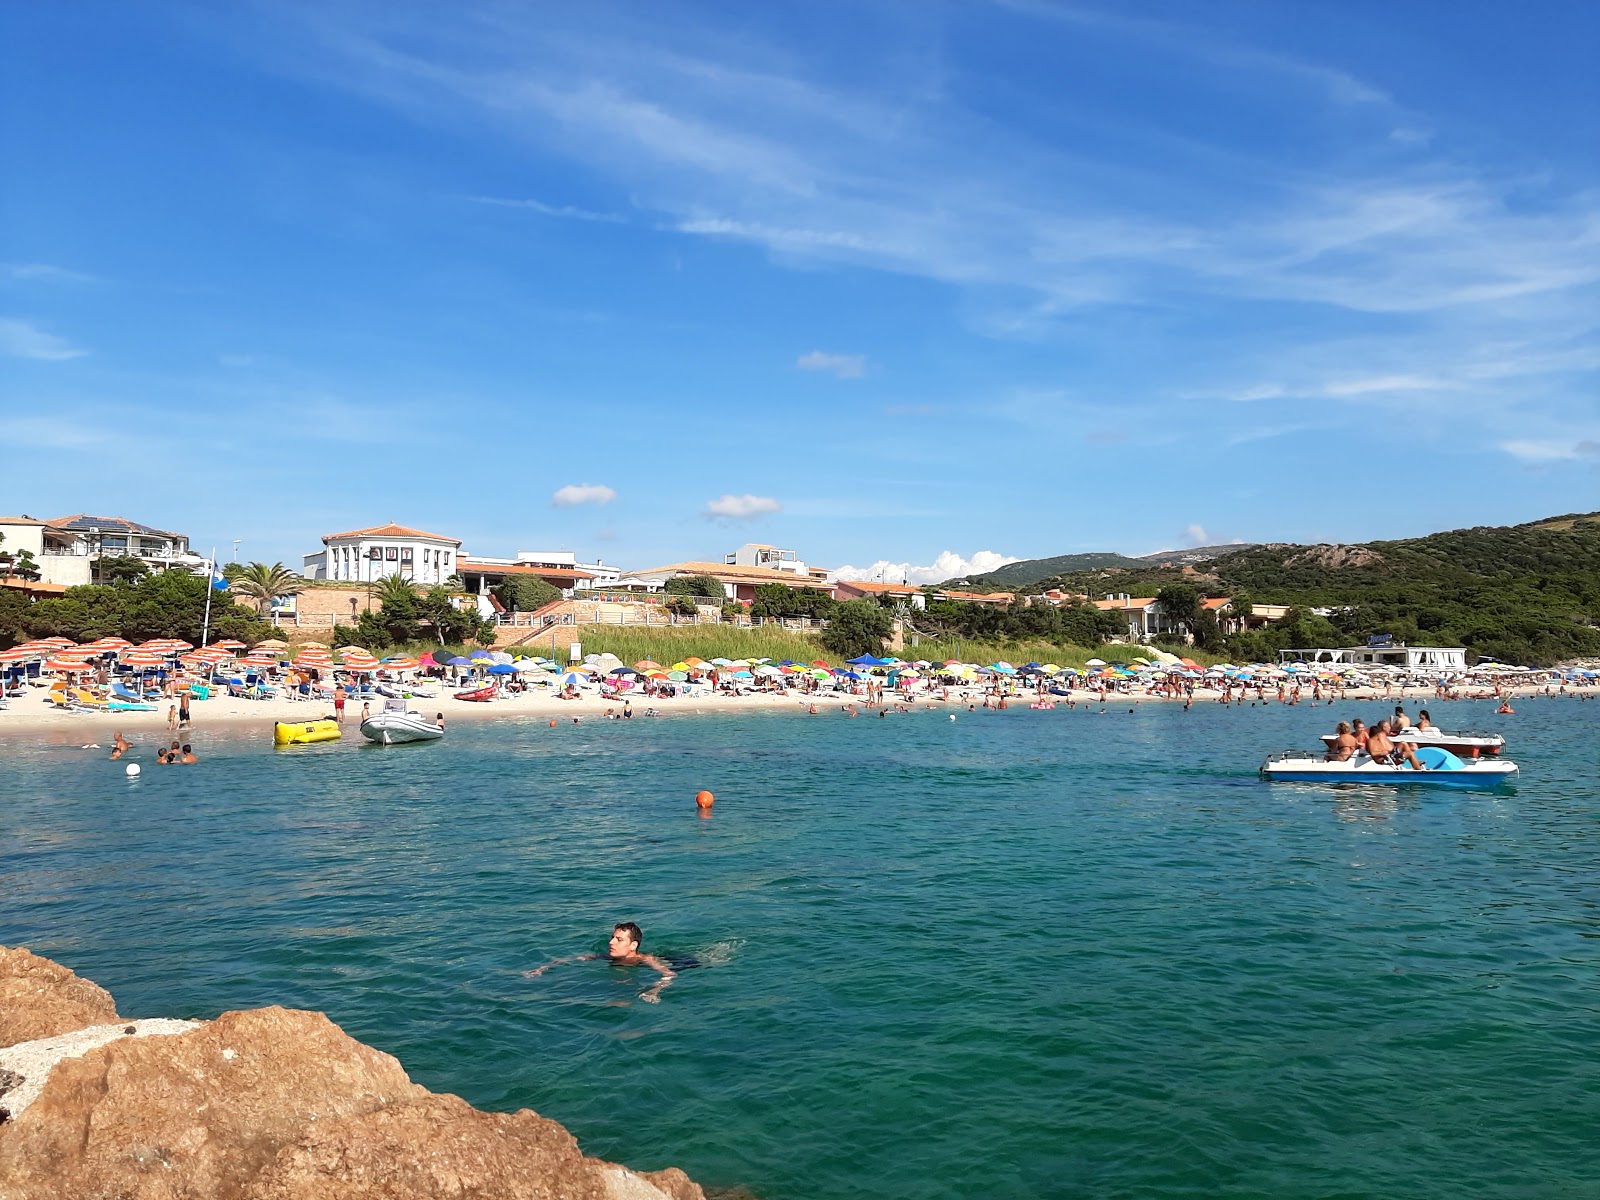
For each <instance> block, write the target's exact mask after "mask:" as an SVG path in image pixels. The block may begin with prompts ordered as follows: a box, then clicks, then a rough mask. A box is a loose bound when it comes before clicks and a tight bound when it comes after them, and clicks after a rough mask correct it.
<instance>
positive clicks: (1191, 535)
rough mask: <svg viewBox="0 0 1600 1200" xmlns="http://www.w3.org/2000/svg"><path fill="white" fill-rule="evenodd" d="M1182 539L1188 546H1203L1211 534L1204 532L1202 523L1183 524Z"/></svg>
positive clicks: (1204, 528)
mask: <svg viewBox="0 0 1600 1200" xmlns="http://www.w3.org/2000/svg"><path fill="white" fill-rule="evenodd" d="M1183 540H1184V542H1185V543H1186V544H1188V545H1190V546H1204V545H1205V544H1206V543H1207V542H1209V541H1210V540H1211V535H1210V534H1209V533H1207V532H1206V527H1205V526H1204V525H1199V524H1195V525H1185V526H1184V528H1183Z"/></svg>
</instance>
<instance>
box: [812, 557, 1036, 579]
mask: <svg viewBox="0 0 1600 1200" xmlns="http://www.w3.org/2000/svg"><path fill="white" fill-rule="evenodd" d="M1021 561H1022V560H1021V559H1019V558H1015V557H1013V556H1011V555H1007V554H997V553H996V552H995V551H993V550H979V551H978V552H977V553H976V554H974V555H973V556H972V557H971V558H962V557H961V555H959V554H957V553H956V552H955V551H954V550H945V551H943V552H942V553H940V555H939V556H938V557H937V558H935V559H934V560H933V561H932V562H931V563H928V564H927V565H925V566H919V565H918V564H916V563H909V562H898V563H897V562H890V561H889V560H888V559H886V558H880V559H879V560H878V561H877V562H875V563H873V564H872V565H871V566H869V567H849V566H846V567H840V568H839V569H838V571H836V572H835V575H836V576H837V577H838V578H839V579H845V580H850V579H862V580H877V581H879V582H882V583H909V584H912V585H913V586H916V587H921V586H922V585H923V584H929V583H943V582H944V581H945V580H947V579H964V578H966V577H967V576H968V575H982V574H983V573H984V572H986V571H993V570H996V569H998V568H1000V567H1003V566H1005V565H1006V564H1007V563H1014V562H1021Z"/></svg>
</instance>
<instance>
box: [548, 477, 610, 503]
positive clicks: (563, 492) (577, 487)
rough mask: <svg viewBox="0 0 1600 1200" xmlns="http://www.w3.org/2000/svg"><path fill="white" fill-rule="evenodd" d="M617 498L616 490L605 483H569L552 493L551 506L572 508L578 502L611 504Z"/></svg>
mask: <svg viewBox="0 0 1600 1200" xmlns="http://www.w3.org/2000/svg"><path fill="white" fill-rule="evenodd" d="M616 498H617V493H616V491H615V490H614V489H612V488H608V487H607V486H606V485H605V484H603V483H569V484H567V485H566V486H565V487H559V488H557V489H556V490H555V491H554V492H553V493H552V494H551V496H550V506H551V507H552V508H572V507H573V506H575V505H578V504H610V503H611V502H612V501H613V500H615V499H616Z"/></svg>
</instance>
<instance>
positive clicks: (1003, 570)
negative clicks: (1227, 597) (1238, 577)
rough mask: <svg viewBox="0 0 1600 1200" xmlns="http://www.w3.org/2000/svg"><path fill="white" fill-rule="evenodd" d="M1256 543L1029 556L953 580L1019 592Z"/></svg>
mask: <svg viewBox="0 0 1600 1200" xmlns="http://www.w3.org/2000/svg"><path fill="white" fill-rule="evenodd" d="M1255 546H1256V543H1254V542H1232V543H1229V544H1228V545H1225V546H1192V547H1190V548H1189V549H1186V550H1159V551H1157V552H1156V553H1154V554H1144V555H1140V556H1139V557H1137V558H1133V557H1130V556H1128V555H1126V554H1118V553H1117V552H1116V551H1114V550H1091V551H1088V552H1086V553H1083V554H1058V555H1056V556H1055V557H1053V558H1025V559H1023V560H1021V561H1020V562H1014V563H1007V564H1006V565H1005V566H1003V567H996V568H995V569H994V570H993V571H988V572H985V573H984V574H982V575H972V576H969V577H968V578H967V579H966V580H952V581H951V582H952V583H963V582H964V583H968V584H971V585H972V586H973V587H988V588H991V589H994V590H997V591H1015V590H1016V589H1018V588H1026V587H1031V586H1033V585H1034V584H1036V583H1041V582H1043V581H1044V580H1046V579H1053V578H1054V577H1055V576H1057V575H1071V574H1075V573H1077V572H1081V571H1105V570H1121V571H1136V570H1143V569H1146V568H1149V567H1152V566H1159V565H1161V564H1162V563H1176V564H1178V565H1179V566H1193V565H1194V564H1196V563H1203V562H1210V561H1211V560H1212V559H1214V558H1220V557H1221V556H1222V555H1224V554H1234V553H1236V552H1238V551H1240V550H1252V549H1254V548H1255Z"/></svg>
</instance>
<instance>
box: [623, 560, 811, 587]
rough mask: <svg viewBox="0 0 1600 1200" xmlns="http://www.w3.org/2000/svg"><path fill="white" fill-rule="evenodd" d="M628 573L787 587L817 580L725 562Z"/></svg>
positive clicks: (671, 565)
mask: <svg viewBox="0 0 1600 1200" xmlns="http://www.w3.org/2000/svg"><path fill="white" fill-rule="evenodd" d="M628 574H629V575H710V576H711V577H712V578H713V579H719V580H721V581H722V582H723V583H782V584H786V585H787V586H789V587H808V586H811V585H814V584H816V583H817V582H818V581H817V580H815V579H812V578H810V577H809V576H806V575H797V574H796V573H795V572H793V571H774V570H772V569H770V568H768V567H730V566H728V565H727V564H726V563H708V562H680V563H668V564H667V565H666V566H664V567H651V568H650V569H649V570H646V571H629V572H628Z"/></svg>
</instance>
